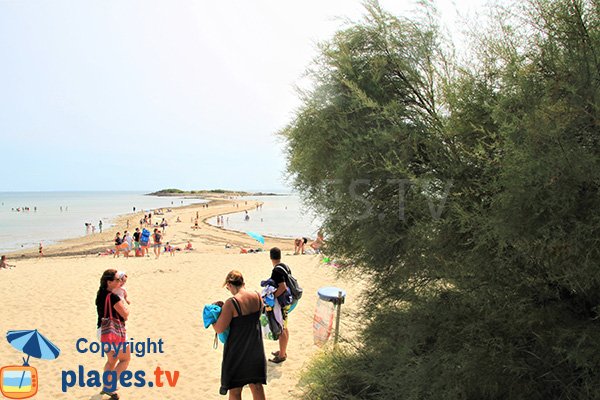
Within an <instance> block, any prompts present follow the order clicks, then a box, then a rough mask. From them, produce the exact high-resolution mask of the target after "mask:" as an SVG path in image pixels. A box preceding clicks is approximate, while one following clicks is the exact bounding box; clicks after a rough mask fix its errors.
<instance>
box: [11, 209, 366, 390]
mask: <svg viewBox="0 0 600 400" xmlns="http://www.w3.org/2000/svg"><path fill="white" fill-rule="evenodd" d="M238 204H239V208H236V207H235V204H234V203H232V202H227V201H217V202H215V203H213V204H211V205H210V206H209V207H208V208H203V207H201V206H188V207H183V208H175V209H173V212H170V213H166V214H165V215H164V216H157V217H159V218H163V217H165V218H167V220H168V221H169V226H168V227H167V231H166V236H165V238H164V242H166V241H169V242H171V243H172V244H175V245H177V246H181V247H183V246H184V245H185V243H186V242H187V240H188V239H190V240H191V241H192V244H193V246H194V248H195V250H194V251H191V252H176V254H175V256H170V255H168V254H162V255H161V257H160V258H159V259H158V260H157V259H155V257H154V256H153V255H152V254H151V257H142V258H139V257H137V258H136V257H130V258H128V259H126V258H124V257H123V256H121V257H119V258H113V256H112V255H111V256H99V255H97V253H98V252H99V251H102V250H103V249H106V248H112V242H113V237H114V232H115V231H116V230H117V229H119V230H120V231H121V232H122V231H123V230H124V226H125V223H126V220H127V219H129V220H130V223H131V225H130V229H129V230H130V231H133V229H132V228H134V224H133V221H139V219H140V216H141V215H143V214H136V215H130V216H124V217H122V218H120V219H119V220H118V222H117V224H116V226H115V227H114V228H112V229H111V230H110V231H108V232H104V233H103V234H96V235H92V236H86V237H83V238H78V239H73V240H67V241H65V242H62V243H59V244H57V245H55V246H52V247H49V248H47V249H45V253H46V255H47V256H46V257H42V258H38V257H33V256H34V255H35V253H36V252H37V251H30V252H29V253H26V257H23V258H21V257H20V254H13V255H12V256H11V258H10V260H9V262H10V263H11V264H16V265H17V267H16V268H13V269H10V270H0V293H1V294H2V306H1V307H2V318H1V320H0V331H2V332H6V331H8V330H20V329H38V330H39V331H40V332H41V333H42V334H43V335H45V336H46V337H47V338H48V339H49V340H51V341H52V342H53V343H55V344H56V345H57V346H58V347H59V348H60V349H61V354H60V356H59V358H58V359H56V360H52V361H48V360H38V359H34V358H31V360H30V364H31V365H32V366H33V367H35V368H37V370H38V374H39V392H38V394H37V395H36V396H35V397H34V398H39V399H43V400H46V399H93V400H99V399H102V397H101V396H100V395H99V394H98V393H99V391H100V389H99V388H96V387H87V384H86V387H79V384H76V386H75V387H72V388H69V389H68V392H67V393H63V392H62V391H61V375H62V373H63V371H71V370H72V371H76V372H77V371H78V369H79V368H83V371H84V377H83V379H84V383H85V381H86V380H87V378H88V375H87V374H88V372H89V371H92V370H94V371H102V368H103V366H104V362H105V358H101V356H100V354H91V353H90V352H87V353H85V354H81V353H79V352H78V351H77V349H76V342H77V340H78V339H79V338H85V339H87V340H88V341H90V342H91V341H96V340H97V339H96V318H97V316H96V309H95V304H94V301H95V297H96V292H97V290H98V286H99V279H100V276H101V275H102V272H103V271H104V270H105V269H108V268H115V269H117V270H125V271H127V274H128V276H129V281H128V282H127V288H128V292H129V299H130V300H131V302H132V304H131V305H130V306H129V308H130V312H131V314H130V319H129V321H128V322H127V332H128V336H129V338H133V339H135V341H146V340H147V339H148V338H149V339H151V340H153V341H158V340H159V339H162V341H163V342H164V344H163V351H164V353H162V354H160V353H159V354H147V355H145V356H144V357H136V356H135V355H132V359H131V363H130V365H129V368H128V369H129V370H131V371H139V370H141V371H145V374H146V379H147V380H150V379H151V380H154V370H155V369H156V367H158V366H159V367H160V368H161V369H163V370H169V371H179V378H178V381H177V383H176V386H175V387H169V385H168V384H167V383H165V385H164V386H163V387H152V388H150V387H143V388H137V387H130V388H121V389H120V393H121V398H123V399H136V400H140V399H141V400H144V399H153V400H154V399H178V400H183V399H223V398H226V397H225V396H220V395H219V394H218V392H219V386H220V371H221V358H222V351H223V345H222V344H219V345H218V348H217V349H216V350H215V349H213V340H214V331H213V329H212V328H209V329H204V326H203V323H202V309H203V307H204V305H205V304H207V303H212V302H214V301H217V300H225V299H226V298H228V297H229V296H230V294H229V292H227V291H226V290H225V289H224V288H223V287H222V284H223V280H224V278H225V276H226V274H227V273H228V272H229V271H230V270H231V269H238V270H240V271H241V272H242V273H243V275H244V278H245V280H246V287H247V289H249V290H258V291H259V290H260V281H261V280H263V279H267V278H268V277H269V276H270V272H271V269H272V266H271V262H270V260H269V254H268V249H269V248H270V247H273V246H279V247H281V248H282V251H283V254H284V256H283V260H282V261H283V262H285V263H287V264H288V265H290V267H291V268H292V270H293V273H294V275H295V276H296V277H297V279H298V281H299V282H300V284H301V285H302V287H303V288H304V293H305V294H304V296H303V298H302V300H301V301H300V302H299V304H298V306H297V308H296V309H295V310H294V311H293V312H292V313H291V314H290V319H289V323H290V326H289V327H290V344H289V348H288V360H287V361H285V362H283V363H281V364H277V365H275V364H272V363H268V371H267V381H268V384H267V386H266V387H265V391H266V395H267V398H279V399H288V398H290V399H294V398H299V397H300V395H301V391H302V389H301V388H300V387H298V385H297V384H298V379H299V374H300V372H301V370H302V369H303V367H304V366H305V365H306V363H307V362H308V361H309V360H310V358H311V356H313V355H314V354H315V352H317V351H319V350H318V348H317V347H316V346H315V345H313V338H312V318H313V314H314V309H315V305H316V301H317V296H316V292H317V289H318V288H319V287H322V286H338V287H342V288H344V289H345V290H346V291H347V301H346V304H345V305H344V307H343V311H342V334H345V335H352V328H351V325H352V323H351V318H349V317H347V318H344V316H349V315H350V313H351V312H352V311H353V310H355V309H356V305H357V298H358V296H359V294H360V290H361V285H360V283H359V282H350V281H342V280H339V279H337V278H336V277H335V271H334V267H331V266H328V265H325V264H323V263H321V262H320V261H321V258H320V256H318V255H297V256H294V255H292V254H291V253H292V251H293V243H292V241H290V240H282V239H275V238H266V243H265V244H264V245H260V244H259V243H257V242H255V241H253V239H251V238H249V237H247V236H246V235H245V234H243V233H236V232H230V231H226V230H224V229H221V228H217V227H210V226H208V225H206V224H204V223H203V224H201V229H198V230H193V229H192V228H191V226H192V225H193V223H191V222H190V221H191V218H193V217H195V215H196V212H198V213H199V216H200V219H201V220H205V219H207V218H209V217H211V216H213V215H217V214H220V215H223V214H226V213H228V212H232V211H235V212H238V211H242V210H243V209H244V208H245V207H248V208H251V207H254V206H255V205H254V204H252V203H251V202H248V204H247V205H246V204H244V202H243V201H242V202H238ZM177 216H179V217H180V219H181V220H182V222H180V223H175V222H174V221H175V220H176V218H177ZM154 221H157V220H153V222H154ZM158 222H160V219H159V220H158ZM226 243H229V244H231V245H233V246H234V247H233V248H230V249H226V248H225V244H226ZM235 246H244V247H251V248H257V247H262V248H264V249H266V250H267V251H265V252H262V253H256V254H240V250H239V247H235ZM82 347H83V348H87V347H86V346H82ZM277 349H278V343H277V342H275V341H266V340H265V352H266V354H267V355H270V353H271V352H272V351H275V350H277ZM22 356H23V354H22V353H21V352H19V351H17V350H15V349H14V348H13V347H12V346H11V345H10V344H9V343H8V342H7V341H6V340H3V341H1V342H0V360H1V365H0V367H1V366H5V365H21V363H22V360H21V357H22ZM80 366H81V367H80ZM77 376H78V377H79V375H77ZM162 380H163V382H164V381H165V380H166V379H165V377H164V376H163V378H162ZM243 396H244V398H251V396H250V392H249V390H248V389H247V388H246V389H244V394H243Z"/></svg>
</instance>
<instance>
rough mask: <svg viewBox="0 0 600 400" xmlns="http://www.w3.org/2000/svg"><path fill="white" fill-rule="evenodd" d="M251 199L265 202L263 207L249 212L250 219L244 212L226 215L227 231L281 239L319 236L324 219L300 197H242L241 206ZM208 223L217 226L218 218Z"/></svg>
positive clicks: (295, 195) (289, 195) (225, 224)
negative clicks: (253, 233)
mask: <svg viewBox="0 0 600 400" xmlns="http://www.w3.org/2000/svg"><path fill="white" fill-rule="evenodd" d="M249 200H257V201H260V202H262V203H263V204H262V207H260V208H258V209H253V210H250V211H248V217H249V218H248V219H246V213H245V212H241V213H235V214H229V215H224V216H223V227H224V228H225V229H229V230H233V231H239V232H248V231H250V232H256V233H259V234H261V235H263V236H273V237H280V238H298V237H307V238H310V239H315V238H316V237H317V232H318V231H319V229H320V227H321V224H322V219H321V218H319V217H318V216H317V215H316V214H314V213H313V212H312V211H311V210H310V209H308V208H307V207H306V206H305V205H304V204H303V202H302V201H301V198H300V196H298V195H297V194H280V195H276V196H249V197H240V198H239V203H240V204H242V203H244V202H245V201H249ZM207 222H209V223H210V224H211V225H215V226H216V225H217V218H216V217H214V218H211V219H210V220H208V221H207Z"/></svg>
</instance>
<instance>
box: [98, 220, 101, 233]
mask: <svg viewBox="0 0 600 400" xmlns="http://www.w3.org/2000/svg"><path fill="white" fill-rule="evenodd" d="M98 228H99V229H98V230H99V231H100V233H102V220H100V221H99V222H98Z"/></svg>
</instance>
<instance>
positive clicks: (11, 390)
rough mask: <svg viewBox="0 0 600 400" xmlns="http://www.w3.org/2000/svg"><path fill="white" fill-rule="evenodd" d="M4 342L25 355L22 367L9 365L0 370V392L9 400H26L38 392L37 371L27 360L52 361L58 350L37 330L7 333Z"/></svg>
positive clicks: (57, 354) (58, 352)
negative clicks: (32, 358) (31, 358)
mask: <svg viewBox="0 0 600 400" xmlns="http://www.w3.org/2000/svg"><path fill="white" fill-rule="evenodd" d="M6 340H8V343H10V345H11V346H12V347H14V348H15V349H17V350H19V351H22V352H23V353H25V354H27V359H25V357H23V365H20V366H19V365H9V366H5V367H2V368H1V369H0V392H2V395H3V396H4V397H6V398H9V399H27V398H29V397H33V396H35V395H36V393H37V391H38V373H37V370H36V369H35V368H34V367H32V366H30V365H29V358H30V357H34V358H39V359H44V360H54V359H56V358H57V357H58V356H59V354H60V349H59V348H58V347H56V346H55V345H54V344H53V343H52V342H51V341H49V340H48V339H46V337H44V336H43V335H42V334H41V333H39V332H38V330H37V329H34V330H18V331H8V332H7V333H6Z"/></svg>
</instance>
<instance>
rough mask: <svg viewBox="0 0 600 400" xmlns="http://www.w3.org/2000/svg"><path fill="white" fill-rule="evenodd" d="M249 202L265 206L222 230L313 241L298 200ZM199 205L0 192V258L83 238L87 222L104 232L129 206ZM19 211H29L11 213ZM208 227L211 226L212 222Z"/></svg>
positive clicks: (312, 224) (125, 196)
mask: <svg viewBox="0 0 600 400" xmlns="http://www.w3.org/2000/svg"><path fill="white" fill-rule="evenodd" d="M249 199H252V200H260V201H262V202H264V205H263V207H262V209H259V210H252V211H249V215H250V220H249V221H245V220H244V215H245V214H244V213H239V214H230V215H228V216H225V217H224V218H227V217H228V218H229V222H228V223H226V224H225V228H226V229H231V230H237V231H242V232H245V231H255V232H259V233H261V234H264V235H269V236H278V237H286V238H287V237H299V236H307V237H311V238H314V237H316V232H317V230H318V228H319V222H320V221H319V220H318V219H317V218H315V216H314V215H312V214H311V213H310V212H307V211H306V210H304V209H303V206H302V203H301V201H300V198H299V196H297V195H285V196H260V197H251V198H248V199H244V198H241V199H240V200H239V201H240V203H242V202H244V201H246V200H249ZM201 202H204V201H203V200H200V199H184V198H172V197H158V196H144V193H139V192H0V253H3V252H9V251H15V250H19V249H25V248H32V247H37V246H38V244H39V243H40V242H42V243H43V244H44V246H46V245H50V244H52V243H55V242H57V241H59V240H64V239H68V238H74V237H80V236H84V235H86V234H87V232H86V227H85V223H86V222H88V223H91V224H93V225H94V226H95V227H96V231H97V230H98V222H99V221H100V220H102V223H103V227H104V228H108V227H109V226H111V222H112V221H113V220H114V219H115V218H116V217H117V216H119V215H122V214H127V213H131V212H133V207H135V208H136V211H140V210H151V209H155V208H161V207H164V208H166V207H177V206H184V205H189V204H194V203H201ZM23 207H29V208H30V211H15V210H16V209H17V208H21V209H22V208H23ZM34 207H35V208H37V211H34ZM61 207H62V211H61ZM209 222H211V223H213V224H216V218H212V220H211V221H209Z"/></svg>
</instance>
